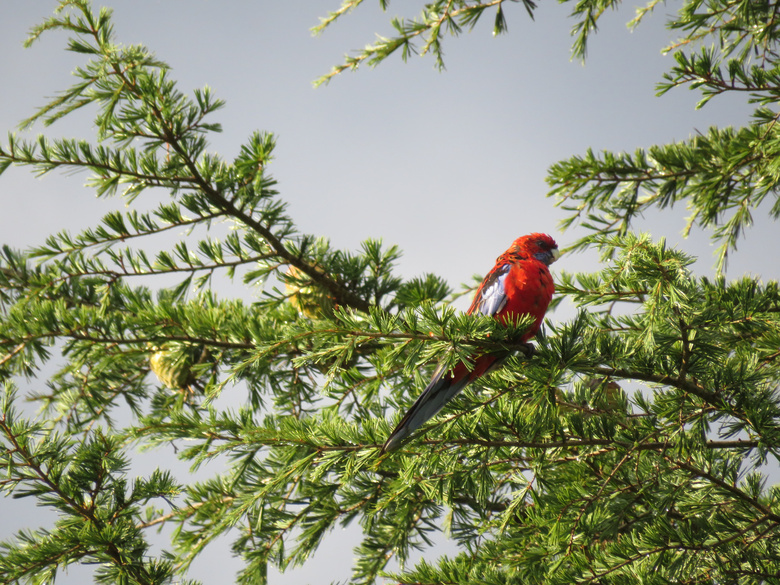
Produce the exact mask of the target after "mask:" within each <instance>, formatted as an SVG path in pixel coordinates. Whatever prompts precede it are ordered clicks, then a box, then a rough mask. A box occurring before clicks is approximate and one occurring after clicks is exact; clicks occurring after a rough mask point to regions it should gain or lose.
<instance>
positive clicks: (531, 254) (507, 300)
mask: <svg viewBox="0 0 780 585" xmlns="http://www.w3.org/2000/svg"><path fill="white" fill-rule="evenodd" d="M559 256H560V252H559V251H558V245H557V244H556V243H555V240H553V239H552V238H551V237H550V236H548V235H547V234H529V235H527V236H522V237H520V238H517V239H516V240H515V241H514V242H513V243H512V245H511V246H510V247H509V249H508V250H507V251H506V252H504V253H503V254H501V255H500V256H499V257H498V259H497V260H496V264H495V266H493V269H492V270H491V271H490V272H488V274H487V276H486V277H485V279H484V280H483V281H482V283H481V284H480V285H479V288H478V289H477V292H476V293H475V295H474V300H473V301H472V303H471V306H470V307H469V308H468V311H466V312H467V313H469V314H471V313H481V314H483V315H492V316H493V317H495V318H496V320H498V321H500V322H501V323H507V322H509V323H514V322H516V321H517V320H518V318H519V317H523V316H526V315H530V316H532V317H533V318H534V322H533V323H532V324H531V325H530V327H529V328H528V330H527V331H526V332H525V333H524V334H523V336H522V338H521V341H523V342H525V341H528V340H529V339H531V338H532V337H533V336H534V335H536V332H537V331H538V330H539V327H540V326H541V324H542V320H543V319H544V314H545V312H546V311H547V306H548V305H549V304H550V300H551V299H552V295H553V292H554V290H555V286H554V285H553V279H552V275H551V274H550V270H549V269H548V268H547V267H548V266H549V265H550V264H552V263H553V262H555V261H556V260H557V259H558V257H559ZM504 357H505V353H487V354H484V355H481V356H479V357H477V358H476V359H475V360H474V363H473V366H472V368H471V369H469V368H468V367H466V365H465V364H464V363H463V362H461V363H459V364H458V365H456V366H455V368H454V369H453V370H452V371H451V372H448V371H447V369H446V368H445V367H444V365H443V364H440V365H439V367H438V368H436V371H435V372H434V374H433V379H432V380H431V381H430V383H429V384H428V386H427V387H426V388H425V390H423V393H422V394H420V397H419V398H418V399H417V401H416V402H415V403H414V404H413V405H412V408H410V409H409V412H407V413H406V415H405V416H404V417H403V419H401V422H400V423H398V426H397V427H396V428H395V430H394V431H393V432H392V433H391V434H390V437H389V438H388V439H387V442H385V444H384V446H383V447H382V452H386V451H393V450H394V449H397V448H398V446H399V445H400V444H401V443H402V442H403V441H404V439H406V437H408V436H409V434H411V433H412V432H413V431H415V430H416V429H418V428H419V427H420V426H422V425H423V424H424V423H425V422H426V421H427V420H428V419H430V418H431V417H433V416H434V415H435V414H436V413H437V412H439V410H441V408H442V407H443V406H444V405H445V404H446V403H447V402H449V401H450V400H451V399H452V398H454V397H455V395H456V394H458V392H460V391H461V390H463V388H465V387H466V385H467V384H468V383H469V382H473V381H474V380H476V379H477V378H479V377H480V376H483V375H485V374H487V373H488V372H490V371H492V370H494V369H495V368H497V367H498V366H499V365H500V364H501V362H502V361H503V359H504Z"/></svg>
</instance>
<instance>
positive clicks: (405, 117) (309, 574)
mask: <svg viewBox="0 0 780 585" xmlns="http://www.w3.org/2000/svg"><path fill="white" fill-rule="evenodd" d="M107 3H108V5H109V6H111V7H112V8H113V9H114V17H115V25H116V33H117V40H118V41H119V42H121V43H124V44H135V43H140V44H144V45H146V46H148V47H150V48H151V49H152V50H153V51H154V52H155V53H156V54H157V56H158V57H159V58H160V59H162V60H163V61H165V62H167V63H168V64H169V65H170V66H171V67H172V68H173V72H172V75H173V77H174V78H176V79H177V80H178V81H179V89H180V90H182V91H185V92H187V93H190V92H191V91H192V90H193V89H195V88H200V87H203V86H204V85H209V86H210V87H212V88H213V89H214V90H215V92H216V95H217V96H218V97H220V98H222V99H224V100H226V101H227V106H226V107H225V108H224V109H223V110H221V111H220V112H218V113H217V114H216V115H215V116H214V118H213V120H214V121H219V122H221V123H222V125H223V128H224V131H223V133H222V134H220V135H217V136H215V137H213V138H212V142H211V148H210V150H212V151H215V152H219V153H220V154H222V155H223V156H224V157H225V158H227V159H232V157H233V156H235V155H236V154H237V153H238V151H239V149H240V146H241V144H242V143H243V142H244V141H245V140H246V138H247V137H248V136H249V135H250V134H251V133H252V132H253V131H254V130H263V131H269V132H273V133H274V134H276V136H277V138H278V148H277V151H276V160H275V162H274V163H273V164H272V166H271V167H270V171H271V173H272V174H273V175H274V176H275V178H276V179H277V180H278V181H279V189H280V192H281V196H282V198H283V199H285V200H286V201H287V202H289V210H290V213H291V215H292V216H293V218H294V219H295V220H296V222H297V225H298V227H299V229H300V230H301V231H302V232H305V233H313V234H317V235H322V236H327V237H329V238H331V240H332V241H333V243H334V244H335V245H336V246H338V247H341V248H346V249H356V248H357V247H358V245H359V243H360V242H361V241H363V240H364V239H366V238H382V239H383V240H384V241H385V242H386V243H388V244H398V245H399V246H400V247H401V249H402V250H403V251H404V257H403V259H402V261H401V263H400V266H399V269H400V271H401V273H402V274H403V276H406V277H412V276H416V275H420V274H422V273H425V272H434V273H437V274H439V275H441V276H443V277H445V278H447V279H448V280H449V281H450V282H451V284H452V285H453V286H454V287H457V286H458V285H459V283H462V282H467V281H469V280H470V278H471V276H472V275H473V274H475V273H481V274H484V273H485V272H486V271H487V270H488V269H489V268H490V267H491V265H492V263H493V261H494V259H495V257H496V256H497V255H498V254H499V253H500V252H502V251H503V250H504V249H506V247H507V246H508V245H509V244H510V243H511V241H512V240H513V239H514V238H516V237H517V236H519V235H522V234H524V233H528V232H532V231H545V232H549V233H551V234H552V235H553V236H554V237H556V239H558V241H559V243H560V244H561V245H564V246H565V245H566V243H567V241H569V240H571V239H574V237H576V236H577V235H578V234H577V233H571V234H568V233H566V234H562V233H560V232H559V231H558V222H559V221H560V220H561V219H562V218H563V217H564V215H563V213H562V212H561V211H560V210H558V209H556V208H555V207H554V205H553V200H552V199H548V198H546V197H545V194H546V190H547V186H546V183H545V176H546V170H547V168H548V167H549V166H550V165H551V164H553V163H555V162H556V161H558V160H560V159H564V158H568V157H569V156H571V155H574V154H581V153H583V152H584V151H585V150H586V149H587V148H589V147H590V148H593V149H594V150H597V151H598V150H602V149H609V150H628V151H633V150H634V149H635V148H637V147H648V146H650V145H652V144H656V143H666V142H670V141H674V140H684V139H687V138H688V137H690V136H691V135H692V134H694V133H695V132H697V131H706V129H707V128H708V127H709V126H711V125H719V126H727V125H732V124H736V125H739V124H743V123H744V122H745V121H747V120H748V119H749V114H750V111H751V110H750V108H749V107H748V106H747V105H746V104H745V103H744V102H743V101H742V100H743V98H744V96H737V97H736V98H735V97H730V96H727V97H724V98H719V99H715V100H713V101H712V102H710V104H709V105H707V106H706V107H705V108H704V109H702V110H700V111H695V110H694V105H695V104H696V102H697V101H698V99H699V97H700V96H699V95H698V94H697V93H695V92H691V91H688V90H685V89H678V90H676V91H673V92H671V93H669V94H666V95H665V96H663V97H660V98H658V97H655V95H654V94H655V91H654V87H655V85H656V83H658V82H659V81H660V79H661V76H662V74H663V72H664V71H666V70H667V69H668V67H670V65H671V61H672V57H671V56H666V57H664V56H662V55H661V48H662V47H664V46H665V45H666V44H667V43H668V42H669V40H670V39H671V37H670V36H669V33H668V32H667V31H666V30H665V29H664V27H663V24H664V21H665V16H666V15H665V14H664V12H663V11H664V7H663V6H661V7H660V8H659V12H658V13H656V14H654V15H653V16H652V17H651V18H649V20H648V21H647V22H645V23H644V24H643V25H642V26H640V27H639V28H638V29H637V30H636V31H634V32H629V31H628V30H627V28H626V26H625V23H626V22H627V21H628V20H630V19H631V18H632V17H633V10H634V9H633V7H632V6H627V7H626V8H625V9H623V10H622V11H620V12H613V13H609V14H607V15H605V17H604V18H603V19H602V22H601V26H600V29H601V30H600V32H599V34H598V35H597V36H595V37H594V38H593V39H592V40H591V44H590V49H589V54H588V61H587V64H586V65H585V66H583V65H582V64H581V63H579V62H576V61H575V62H573V61H571V60H570V45H571V38H570V36H569V30H570V28H571V25H572V24H573V21H572V20H571V19H569V18H568V17H567V13H568V11H569V10H570V7H569V6H560V5H558V4H553V3H546V2H543V3H541V6H540V8H539V10H538V11H537V12H536V18H535V20H534V21H531V20H530V19H529V18H528V16H527V14H526V12H525V9H524V8H523V7H522V4H511V5H508V6H506V7H505V12H506V16H507V18H508V20H509V33H508V34H507V35H504V36H501V37H498V38H493V36H492V34H491V30H492V29H491V27H492V14H491V15H486V19H485V21H484V22H482V23H481V24H480V25H479V26H478V27H477V28H476V29H475V30H474V31H473V32H471V33H468V34H465V35H463V36H462V37H461V38H459V39H453V38H447V39H445V58H446V65H447V70H446V71H445V72H443V73H439V72H437V71H436V70H435V69H434V62H433V60H432V59H431V58H414V59H412V60H411V61H409V62H408V63H403V62H402V61H401V59H400V56H393V57H391V58H390V59H389V60H388V61H386V62H385V63H383V64H382V65H380V66H379V67H378V68H377V69H374V70H370V69H366V68H361V69H360V70H359V71H358V72H347V73H345V74H342V75H341V76H339V77H337V78H335V79H334V80H333V81H332V82H331V83H330V84H329V85H328V86H325V87H320V88H318V89H314V88H313V87H312V81H313V80H314V79H316V78H317V77H319V76H320V75H322V74H324V73H326V72H327V71H329V69H330V68H331V67H332V66H333V65H335V64H338V63H340V62H341V61H342V59H343V55H344V54H345V53H347V52H349V51H351V50H354V49H359V48H361V47H363V46H364V45H366V44H368V43H370V42H372V41H373V40H374V38H375V34H381V35H384V36H389V35H390V34H392V30H391V27H390V25H389V20H390V18H391V17H393V16H416V15H417V12H418V11H419V7H418V5H417V3H416V2H411V1H406V0H404V1H398V0H394V1H393V2H391V4H390V9H389V11H388V12H387V13H382V11H381V10H380V9H379V7H378V2H376V0H366V2H365V3H364V5H363V6H361V7H360V8H359V9H358V10H357V11H355V12H354V13H353V14H351V15H348V16H347V17H345V18H344V19H343V20H341V21H340V22H339V23H337V24H336V25H334V27H333V28H331V29H329V30H328V31H326V32H325V33H324V34H323V35H322V36H320V37H313V36H312V35H311V33H310V30H309V29H310V28H311V27H312V26H314V25H316V24H317V23H318V17H320V16H324V15H325V14H326V13H327V12H328V11H329V10H335V9H336V8H338V5H339V3H340V0H319V1H316V2H315V1H309V0H298V1H294V2H293V1H286V2H279V1H275V2H268V1H266V2H258V1H257V0H233V1H228V0H226V1H222V2H217V1H216V0H156V1H154V0H121V1H120V0H110V1H108V2H107ZM55 6H56V2H54V1H43V0H27V1H25V2H20V1H18V0H0V7H2V9H3V12H2V14H3V18H2V19H0V51H2V55H3V59H2V61H1V62H0V79H2V89H1V90H0V130H6V131H8V130H12V129H14V128H15V127H16V126H17V124H18V122H19V121H20V120H22V119H23V118H26V117H28V116H29V115H30V114H32V113H33V111H34V108H35V107H36V106H40V105H42V104H43V103H45V98H46V97H47V96H52V95H53V94H54V93H55V92H56V91H58V90H62V89H64V88H66V87H68V86H69V85H70V84H71V83H72V81H73V78H72V77H71V75H70V71H72V69H73V68H74V67H75V66H76V65H78V64H80V63H82V59H81V57H80V56H79V55H76V54H73V53H68V52H66V51H64V50H62V49H63V47H64V45H65V40H66V38H65V36H64V35H63V34H62V33H54V34H47V35H45V36H44V37H43V38H42V39H41V40H40V41H39V42H38V43H37V44H35V45H33V47H32V48H31V49H28V50H25V49H23V48H22V41H23V40H24V38H25V36H26V32H27V31H28V30H29V29H30V27H32V26H33V25H34V24H36V23H38V22H40V21H41V20H42V19H43V18H44V17H45V16H46V15H48V14H50V13H51V11H52V10H53V8H54V7H55ZM41 130H42V129H41V128H37V129H35V131H41ZM46 132H47V134H49V135H52V136H56V135H62V136H78V137H84V138H90V137H91V135H92V129H91V124H90V119H89V118H88V117H86V116H75V117H74V118H73V120H68V119H66V120H64V121H62V122H61V123H59V124H56V125H55V126H53V127H52V128H50V129H48V130H46ZM0 136H4V134H2V135H0ZM3 141H4V138H3ZM84 181H85V176H83V175H75V176H73V175H71V176H65V175H59V174H51V175H48V176H46V177H43V178H33V177H32V176H31V175H30V173H29V171H27V170H25V169H10V170H9V171H8V172H7V173H6V174H5V175H3V176H2V177H1V178H0V196H1V197H2V205H3V207H2V209H3V213H2V214H0V233H2V242H0V243H3V244H9V245H11V246H13V247H16V248H26V247H29V246H31V245H34V244H39V243H42V242H43V240H44V238H45V237H46V236H47V235H49V234H50V233H52V232H53V231H57V230H61V229H65V228H68V229H70V230H73V231H77V230H78V229H79V228H82V227H86V226H88V225H93V224H94V221H95V220H96V219H97V218H99V217H101V216H102V215H103V214H104V213H105V212H106V211H108V210H109V209H112V208H114V207H116V206H117V205H121V202H119V201H118V200H116V201H98V200H96V199H95V197H94V194H93V193H92V192H91V191H89V190H87V189H85V188H84V187H83V184H84ZM686 215H687V213H686V210H685V209H683V208H677V209H675V210H673V211H671V212H665V213H664V214H652V217H650V218H648V220H647V221H646V222H645V223H644V224H643V225H641V226H640V227H641V228H642V229H646V230H649V231H650V232H651V233H652V234H653V235H654V236H657V237H660V236H666V237H668V238H669V240H670V241H671V242H672V243H673V244H676V245H679V246H680V247H681V248H682V249H684V250H686V251H688V252H689V253H692V254H695V255H698V256H700V257H701V261H700V262H699V263H698V265H697V270H698V271H700V272H701V273H706V274H711V273H712V265H713V263H714V257H713V256H712V253H713V248H712V247H711V246H710V243H709V239H708V234H706V233H703V232H695V233H694V235H693V236H692V237H691V238H690V239H689V240H682V238H681V237H680V231H681V230H682V228H683V227H684V225H685V219H684V218H685V216H686ZM756 219H757V225H756V227H755V229H754V230H752V231H751V232H749V234H748V239H747V240H745V241H743V242H742V243H741V244H740V248H739V251H738V252H737V253H736V254H732V255H731V260H730V265H729V273H728V274H729V276H730V277H739V276H742V275H743V274H745V273H751V274H754V275H761V276H763V277H764V278H765V279H768V278H773V279H774V278H777V277H778V276H780V263H778V261H777V250H778V249H780V231H778V229H777V227H778V226H777V225H776V224H772V223H771V222H769V221H768V220H766V219H765V218H763V217H759V216H758V215H757V217H756ZM579 235H582V234H579ZM595 258H596V255H595V254H585V255H578V256H574V257H568V258H566V257H564V258H563V259H561V261H560V262H559V263H557V264H556V265H555V266H554V269H556V270H560V269H566V270H580V269H596V268H597V264H596V261H595ZM228 291H233V289H230V288H226V289H225V294H232V293H231V292H228ZM552 318H553V319H556V318H565V315H560V316H557V315H553V316H552ZM2 505H3V503H2V502H0V506H2ZM14 506H17V504H14ZM21 509H22V508H19V507H16V508H14V510H21ZM2 515H3V516H4V520H5V512H4V511H3V512H2ZM16 518H17V519H18V520H19V524H18V525H15V526H14V528H18V527H20V526H23V525H26V524H28V523H27V522H25V519H24V518H22V517H21V516H20V515H19V514H18V513H17V516H16ZM3 530H4V529H3V528H0V535H3V534H2V533H3ZM345 539H346V540H347V541H348V542H349V543H348V544H346V545H345V541H344V540H341V541H338V542H336V543H335V544H333V543H332V541H331V543H330V544H328V547H329V548H328V549H327V552H326V554H325V555H319V556H318V558H317V559H315V561H317V562H316V563H314V564H312V565H311V566H307V567H306V568H304V569H303V571H302V572H300V573H298V574H297V577H296V578H292V579H291V578H287V579H286V581H282V580H277V578H276V577H274V578H273V579H272V583H282V582H301V579H310V580H311V582H313V583H320V582H328V581H330V580H331V579H336V578H346V577H347V576H348V575H349V567H348V564H349V562H350V559H351V550H350V549H351V546H352V544H350V543H351V542H354V539H353V540H352V541H350V540H349V539H350V537H349V536H346V537H345ZM225 550H226V549H224V550H222V552H221V553H220V554H217V555H215V556H213V557H211V558H212V561H209V562H208V563H205V562H204V563H201V565H200V566H196V568H197V570H198V572H197V574H195V575H193V576H194V577H197V578H200V579H202V580H203V581H204V582H205V583H215V584H216V583H222V582H225V581H224V580H225V576H226V571H228V570H229V571H232V570H233V568H232V566H231V565H229V563H228V562H227V560H226V559H225V558H223V557H224V556H225V555H226V553H225ZM214 558H216V559H217V561H216V562H214V561H213V559H214ZM317 563H319V564H317ZM323 567H324V568H323ZM228 568H229V569H228Z"/></svg>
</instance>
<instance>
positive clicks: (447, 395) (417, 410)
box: [382, 366, 471, 453]
mask: <svg viewBox="0 0 780 585" xmlns="http://www.w3.org/2000/svg"><path fill="white" fill-rule="evenodd" d="M470 381H471V376H468V375H467V376H461V377H460V378H459V379H458V380H455V379H453V377H452V375H450V374H448V373H447V372H446V371H445V368H443V367H441V366H439V368H438V369H437V370H436V372H435V373H434V376H433V379H432V380H431V381H430V383H429V384H428V386H426V388H425V390H423V392H422V394H420V396H419V398H417V401H416V402H415V403H414V404H413V405H412V407H411V408H410V409H409V412H407V413H406V415H405V416H404V417H403V418H402V419H401V422H400V423H398V426H397V427H395V430H394V431H393V432H392V433H390V436H389V437H388V439H387V441H386V442H385V444H384V446H383V447H382V452H383V453H386V452H388V451H394V450H395V449H397V448H398V447H399V446H400V445H401V443H403V442H404V440H405V439H406V438H407V437H408V436H409V435H410V434H411V433H413V432H414V431H416V430H417V429H419V428H420V427H421V426H422V425H423V424H425V422H426V421H427V420H429V419H431V418H433V417H434V416H436V413H437V412H439V411H440V410H441V409H442V407H443V406H444V405H445V404H447V403H448V402H449V401H450V400H451V399H452V398H454V397H455V396H456V395H457V394H458V392H460V391H461V390H463V388H465V387H466V385H467V384H468V383H469V382H470Z"/></svg>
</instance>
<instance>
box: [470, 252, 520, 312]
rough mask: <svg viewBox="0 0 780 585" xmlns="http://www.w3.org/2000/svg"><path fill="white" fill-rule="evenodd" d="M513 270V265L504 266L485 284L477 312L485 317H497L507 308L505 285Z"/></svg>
mask: <svg viewBox="0 0 780 585" xmlns="http://www.w3.org/2000/svg"><path fill="white" fill-rule="evenodd" d="M511 269H512V265H511V264H504V265H503V266H501V267H500V268H499V269H497V270H496V271H495V272H494V273H493V274H492V275H491V276H490V279H489V280H488V281H487V282H485V285H484V286H483V287H482V293H481V294H480V298H479V302H478V303H477V305H476V307H475V308H476V310H477V311H479V312H480V313H482V314H483V315H495V314H496V313H498V312H499V311H501V309H503V308H504V307H505V306H506V302H507V296H506V287H505V286H504V283H505V282H506V277H507V276H508V275H509V271H510V270H511Z"/></svg>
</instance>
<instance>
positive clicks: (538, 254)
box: [510, 234, 561, 266]
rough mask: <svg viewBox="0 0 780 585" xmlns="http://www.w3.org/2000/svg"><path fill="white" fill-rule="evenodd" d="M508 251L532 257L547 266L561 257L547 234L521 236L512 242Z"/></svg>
mask: <svg viewBox="0 0 780 585" xmlns="http://www.w3.org/2000/svg"><path fill="white" fill-rule="evenodd" d="M510 250H511V251H512V252H515V253H518V254H521V255H523V256H525V257H528V256H533V257H534V258H536V259H537V260H539V261H540V262H544V263H545V264H547V265H548V266H549V265H550V264H552V263H553V262H555V261H556V260H557V259H558V258H559V257H560V255H561V253H560V251H559V250H558V244H556V243H555V240H553V239H552V238H551V237H550V236H548V235H547V234H528V235H527V236H521V237H519V238H517V239H516V240H515V241H514V243H513V244H512V247H511V248H510Z"/></svg>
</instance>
